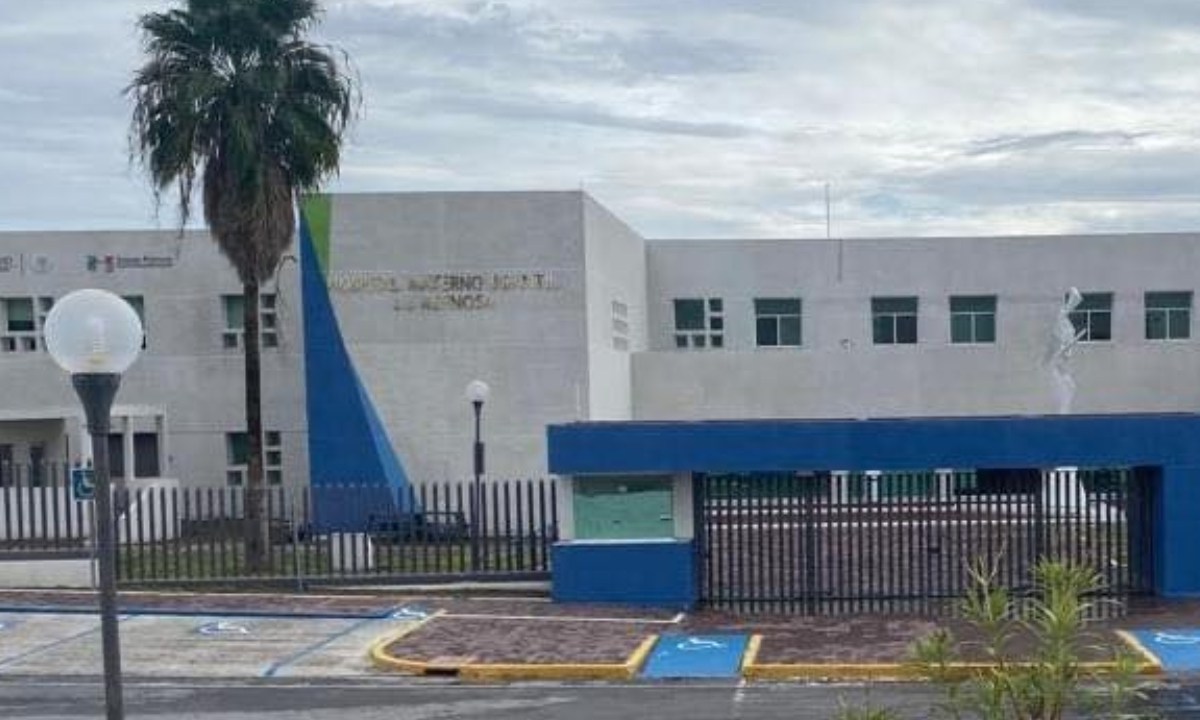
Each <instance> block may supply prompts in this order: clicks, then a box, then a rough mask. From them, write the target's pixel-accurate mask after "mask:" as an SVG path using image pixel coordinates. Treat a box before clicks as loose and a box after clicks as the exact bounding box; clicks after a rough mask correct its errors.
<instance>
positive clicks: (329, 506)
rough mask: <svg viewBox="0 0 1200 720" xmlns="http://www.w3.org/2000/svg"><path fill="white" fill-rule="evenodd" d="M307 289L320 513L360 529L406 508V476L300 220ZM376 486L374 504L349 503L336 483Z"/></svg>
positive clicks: (307, 356)
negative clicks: (372, 516)
mask: <svg viewBox="0 0 1200 720" xmlns="http://www.w3.org/2000/svg"><path fill="white" fill-rule="evenodd" d="M300 243H301V251H300V266H301V288H302V291H303V294H304V379H305V387H306V411H307V415H308V457H309V477H310V478H311V483H312V487H313V504H314V515H315V519H316V522H317V524H318V525H320V526H323V527H329V528H348V527H362V525H363V524H365V523H366V521H367V515H369V514H372V513H379V512H381V511H384V509H385V508H387V507H389V506H391V507H399V509H402V510H403V509H408V508H406V507H405V506H406V504H407V502H408V493H407V489H408V476H407V474H406V473H405V472H404V467H403V465H402V464H401V462H400V459H399V457H397V455H396V453H395V451H394V450H393V449H392V444H391V441H390V440H389V439H388V436H387V431H386V429H385V428H384V426H383V423H382V421H381V420H380V419H379V414H378V413H377V412H376V411H375V406H374V405H373V404H372V403H371V399H370V397H369V395H368V393H367V390H366V388H365V387H364V386H363V384H362V381H361V379H360V378H359V376H358V373H357V371H356V370H355V369H354V363H353V362H352V361H351V359H350V354H349V353H348V352H347V350H346V345H345V343H344V341H343V339H342V333H341V330H340V328H339V327H338V323H337V316H336V314H335V313H334V309H333V303H332V301H331V300H330V298H329V290H328V288H327V287H326V285H325V280H324V276H323V275H322V273H321V270H320V267H319V266H318V263H317V257H316V252H315V250H314V247H313V242H312V237H311V235H310V233H309V229H308V225H307V223H306V222H304V220H303V219H302V220H301V223H300ZM346 484H355V485H368V486H378V487H379V488H380V490H381V496H380V498H378V499H377V501H373V502H357V503H354V505H355V507H349V506H347V504H346V502H345V498H338V497H337V494H336V492H335V491H334V490H329V491H328V492H322V489H323V488H330V487H331V486H336V485H346Z"/></svg>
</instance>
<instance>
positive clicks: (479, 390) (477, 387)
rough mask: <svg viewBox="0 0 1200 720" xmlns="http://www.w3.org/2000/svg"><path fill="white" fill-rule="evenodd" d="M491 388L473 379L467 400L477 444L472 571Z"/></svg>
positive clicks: (476, 569)
mask: <svg viewBox="0 0 1200 720" xmlns="http://www.w3.org/2000/svg"><path fill="white" fill-rule="evenodd" d="M490 393H491V389H490V388H489V387H488V385H487V383H485V382H484V381H482V380H472V381H471V382H470V383H469V384H468V385H467V392H466V395H467V400H468V401H469V402H470V403H471V407H473V408H474V409H475V446H474V466H475V467H474V469H475V484H474V486H473V487H472V488H471V571H472V572H479V570H480V557H479V541H480V537H479V514H480V513H481V512H483V438H482V435H481V433H480V430H481V427H480V426H481V423H482V417H483V403H484V402H486V401H487V399H488V395H489V394H490Z"/></svg>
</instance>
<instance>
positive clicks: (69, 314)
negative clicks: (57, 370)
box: [43, 289, 143, 720]
mask: <svg viewBox="0 0 1200 720" xmlns="http://www.w3.org/2000/svg"><path fill="white" fill-rule="evenodd" d="M43 332H44V334H45V337H46V350H47V351H49V353H50V357H52V358H54V362H56V363H57V364H58V365H59V367H61V368H62V369H63V370H66V371H67V372H68V373H70V374H71V384H72V385H74V387H75V392H76V394H78V395H79V400H80V402H81V403H82V404H83V411H84V414H85V415H86V417H87V428H88V433H90V434H91V437H92V457H93V459H94V460H93V471H94V472H95V479H96V515H95V516H96V544H97V546H98V547H97V551H98V554H99V556H100V557H99V559H100V637H101V642H102V644H103V653H104V702H105V709H106V712H107V715H106V717H107V718H108V720H123V718H124V717H125V710H124V701H123V699H122V697H121V645H120V637H119V635H118V632H117V583H116V547H115V543H114V539H113V512H112V495H111V492H110V484H109V475H108V473H109V468H108V432H109V415H110V413H111V412H112V402H113V398H114V397H116V395H117V388H118V387H120V385H121V373H123V372H125V371H126V370H128V369H129V366H130V365H132V364H133V362H134V361H135V360H137V357H138V353H139V352H141V349H142V338H143V331H142V323H141V320H139V319H138V316H137V312H135V311H134V309H133V308H132V307H130V306H129V303H127V302H125V301H124V300H122V299H121V298H119V297H117V296H116V295H113V294H112V293H110V292H107V291H105V290H90V289H89V290H76V291H75V292H72V293H70V294H68V295H66V296H65V297H63V298H62V299H60V300H59V301H58V302H56V303H54V307H52V308H51V309H50V314H49V315H47V316H46V324H45V327H44V328H43ZM126 462H132V459H127V460H126Z"/></svg>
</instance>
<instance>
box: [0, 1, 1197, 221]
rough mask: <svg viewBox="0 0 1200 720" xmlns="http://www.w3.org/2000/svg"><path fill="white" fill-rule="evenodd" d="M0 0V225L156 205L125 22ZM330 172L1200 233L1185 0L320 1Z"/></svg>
mask: <svg viewBox="0 0 1200 720" xmlns="http://www.w3.org/2000/svg"><path fill="white" fill-rule="evenodd" d="M168 6H169V3H167V2H163V1H161V0H36V1H35V0H0V68H3V72H0V108H2V109H3V112H2V113H0V170H2V171H3V179H2V180H0V183H2V185H0V188H2V192H0V229H46V228H69V229H82V228H101V227H103V228H136V227H155V226H167V227H169V226H171V225H172V223H173V222H174V217H173V216H172V215H171V214H170V213H169V212H165V211H164V212H163V213H162V214H161V215H160V216H157V217H156V215H155V213H154V208H153V202H152V199H151V194H150V192H149V189H148V186H147V185H146V183H145V182H144V181H143V180H141V179H140V177H139V174H138V169H137V168H136V167H134V166H131V165H130V164H129V161H128V159H127V155H126V149H127V144H126V139H125V135H126V128H127V124H128V118H129V105H128V102H127V101H126V100H125V99H124V98H123V97H122V95H121V88H122V87H123V86H124V85H125V84H126V83H127V82H128V79H129V77H130V74H131V72H132V70H133V68H134V67H135V66H136V65H137V63H138V62H139V48H138V38H137V36H136V33H135V31H134V21H135V18H136V17H137V15H138V13H140V12H145V11H147V10H154V9H162V8H165V7H168ZM320 37H321V39H323V40H326V41H329V42H333V43H336V44H339V45H341V46H342V47H344V48H345V49H346V50H347V51H349V53H350V54H351V55H352V56H353V58H354V59H355V62H356V65H357V67H358V71H359V73H360V75H361V77H362V81H363V92H364V112H363V116H362V118H361V120H360V121H359V123H358V124H357V126H356V127H355V129H354V131H353V134H352V137H351V141H350V146H349V148H348V151H347V153H346V156H345V161H344V164H343V169H342V174H341V177H340V178H339V179H337V180H336V181H335V182H334V183H333V184H332V186H331V188H332V189H333V190H340V191H388V190H490V189H576V188H580V187H583V188H584V189H586V190H587V191H588V192H590V193H592V194H593V195H594V196H595V197H596V198H597V199H599V200H600V201H601V202H603V203H604V204H606V205H607V206H608V207H609V208H611V209H612V210H613V211H614V212H616V213H617V214H618V215H619V216H620V217H622V218H623V219H625V220H627V221H628V222H629V223H630V224H631V225H633V226H634V227H635V228H637V229H638V230H639V231H641V232H642V233H643V234H645V235H647V236H651V237H709V236H711V237H794V236H799V237H807V236H822V235H824V233H825V209H824V208H825V206H824V199H823V198H824V189H823V188H824V184H825V183H829V184H830V186H831V188H832V190H831V196H832V208H833V230H834V234H835V235H841V236H846V237H855V236H875V235H900V234H903V235H946V234H960V233H965V234H998V233H1026V232H1068V231H1070V232H1075V231H1090V232H1100V231H1139V230H1195V229H1200V203H1198V202H1197V200H1200V103H1198V102H1197V100H1198V99H1200V2H1196V0H836V1H834V0H829V1H827V2H807V1H801V0H531V1H528V2H527V1H525V0H506V1H504V2H501V1H493V0H483V1H479V0H468V1H466V2H458V1H457V0H430V1H426V2H402V1H400V0H328V1H327V13H326V16H325V19H324V23H323V25H322V26H321V29H320Z"/></svg>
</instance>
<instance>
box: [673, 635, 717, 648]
mask: <svg viewBox="0 0 1200 720" xmlns="http://www.w3.org/2000/svg"><path fill="white" fill-rule="evenodd" d="M675 647H676V648H677V649H679V650H683V651H684V652H695V651H697V650H701V651H703V650H720V649H721V648H723V647H725V643H723V642H719V641H717V640H705V639H704V638H698V637H689V638H688V639H687V640H684V641H683V642H681V643H678V644H676V645H675Z"/></svg>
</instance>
